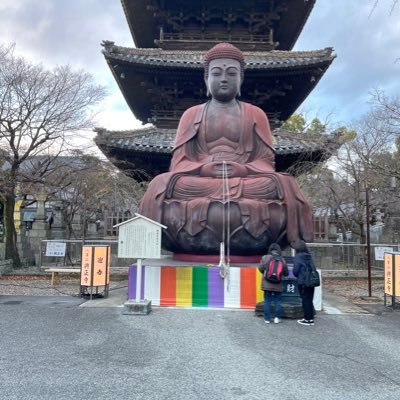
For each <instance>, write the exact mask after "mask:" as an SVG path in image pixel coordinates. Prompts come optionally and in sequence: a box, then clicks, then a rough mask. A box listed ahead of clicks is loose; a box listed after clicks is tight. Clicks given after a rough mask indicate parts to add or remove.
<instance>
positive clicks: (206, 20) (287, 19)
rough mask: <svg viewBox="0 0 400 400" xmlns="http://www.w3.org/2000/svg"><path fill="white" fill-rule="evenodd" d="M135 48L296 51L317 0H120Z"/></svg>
mask: <svg viewBox="0 0 400 400" xmlns="http://www.w3.org/2000/svg"><path fill="white" fill-rule="evenodd" d="M121 2H122V6H123V9H124V12H125V16H126V19H127V21H128V24H129V28H130V31H131V34H132V37H133V40H134V43H135V45H136V47H139V48H151V47H160V48H164V49H171V48H173V49H190V50H207V49H209V48H210V47H212V45H213V44H215V43H217V42H230V43H232V44H234V45H236V46H237V47H239V48H240V49H242V50H254V49H257V50H259V51H269V50H273V49H278V50H291V49H292V48H293V46H294V44H295V42H296V40H297V38H298V36H299V34H300V32H301V31H302V29H303V26H304V24H305V22H306V21H307V19H308V17H309V14H310V12H311V10H312V8H313V6H314V4H315V0H279V1H276V0H245V1H244V0H218V1H216V0H196V1H190V0H167V1H165V0H121Z"/></svg>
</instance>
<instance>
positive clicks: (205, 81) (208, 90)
mask: <svg viewBox="0 0 400 400" xmlns="http://www.w3.org/2000/svg"><path fill="white" fill-rule="evenodd" d="M204 83H205V85H206V89H207V93H206V95H207V97H210V96H211V92H210V89H209V88H208V83H207V78H206V76H205V75H204Z"/></svg>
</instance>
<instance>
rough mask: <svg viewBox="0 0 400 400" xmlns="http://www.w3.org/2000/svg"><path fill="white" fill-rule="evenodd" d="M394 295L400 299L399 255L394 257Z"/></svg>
mask: <svg viewBox="0 0 400 400" xmlns="http://www.w3.org/2000/svg"><path fill="white" fill-rule="evenodd" d="M394 290H395V293H394V295H395V296H396V297H400V254H396V255H395V256H394Z"/></svg>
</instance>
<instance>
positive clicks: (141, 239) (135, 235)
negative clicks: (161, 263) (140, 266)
mask: <svg viewBox="0 0 400 400" xmlns="http://www.w3.org/2000/svg"><path fill="white" fill-rule="evenodd" d="M137 215H138V216H137V217H135V218H132V219H131V220H128V221H125V222H123V223H122V224H119V225H117V226H119V232H118V258H160V256H161V228H163V227H164V226H163V225H161V224H159V223H158V222H156V221H152V220H150V219H148V218H146V217H143V216H140V215H139V214H137Z"/></svg>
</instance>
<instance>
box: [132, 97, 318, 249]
mask: <svg viewBox="0 0 400 400" xmlns="http://www.w3.org/2000/svg"><path fill="white" fill-rule="evenodd" d="M238 105H239V108H240V124H239V125H240V126H238V131H239V134H238V138H237V141H236V142H235V141H231V140H226V138H224V137H223V136H224V133H223V132H221V137H222V140H220V141H219V142H218V140H217V141H214V143H217V145H219V147H218V149H219V148H221V149H222V150H221V151H218V149H216V148H213V147H212V146H213V144H212V143H210V139H209V138H208V137H207V135H208V132H207V129H206V125H207V121H206V118H207V109H208V106H209V103H205V104H201V105H199V106H195V107H192V108H190V109H188V110H187V111H186V112H185V113H184V114H183V115H182V118H181V120H180V123H179V126H178V130H177V135H176V139H175V146H174V150H173V155H172V160H171V166H170V170H169V172H167V173H164V174H161V175H158V176H156V177H155V178H154V179H153V181H152V182H151V183H150V185H149V187H148V190H147V192H146V194H145V195H144V197H143V199H142V201H141V204H140V209H139V213H140V214H142V215H144V216H146V217H148V218H151V219H153V220H156V221H159V222H161V223H163V224H165V225H166V226H168V236H169V237H170V238H172V240H175V239H176V240H178V241H179V239H178V237H179V234H180V232H181V231H182V230H184V231H185V237H188V235H189V236H193V237H195V236H196V235H198V234H199V233H201V232H202V230H204V229H205V228H206V227H210V226H212V222H211V221H209V220H210V215H209V211H210V204H212V203H214V202H222V200H223V191H222V179H221V178H219V177H213V176H204V174H203V173H202V167H203V166H204V165H206V164H208V163H211V162H222V161H226V162H227V163H229V162H233V163H238V164H241V165H244V166H245V170H246V173H245V174H244V176H243V174H241V176H233V177H231V178H229V180H228V194H229V200H230V202H231V204H236V205H237V208H238V210H239V213H240V216H237V215H236V216H232V218H236V220H237V221H233V226H234V227H235V226H237V227H240V229H244V230H246V232H248V233H249V234H250V235H251V236H252V237H254V238H257V237H259V236H260V235H262V234H263V232H265V231H266V230H268V231H270V232H275V236H279V235H281V234H284V235H286V238H285V242H286V243H290V242H292V241H294V240H297V239H299V238H301V239H303V240H305V241H312V232H313V230H312V214H311V209H310V206H309V205H308V203H307V201H306V200H305V199H304V196H303V194H302V192H301V190H300V189H299V187H298V185H297V183H296V181H295V179H294V178H293V177H292V176H290V175H288V174H284V173H277V172H275V168H274V156H275V151H274V148H273V145H272V135H271V131H270V127H269V123H268V119H267V117H266V115H265V113H264V112H263V111H262V110H261V109H260V108H258V107H255V106H253V105H251V104H249V103H244V102H239V101H238ZM214 136H215V135H214ZM271 206H272V208H271ZM271 209H274V211H273V215H271ZM277 209H279V211H277ZM277 213H278V216H277ZM280 214H282V215H280ZM239 219H240V221H239ZM278 220H279V222H278ZM273 224H274V225H281V226H279V227H277V226H275V227H274V226H271V225H273ZM282 226H283V228H282ZM233 234H234V233H233ZM272 236H273V235H272ZM275 239H278V238H277V237H276V238H275ZM266 245H268V244H267V243H266ZM232 254H234V249H232Z"/></svg>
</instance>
